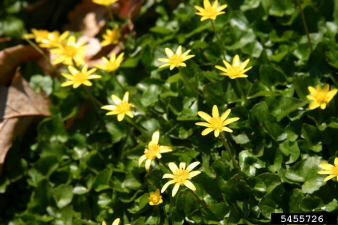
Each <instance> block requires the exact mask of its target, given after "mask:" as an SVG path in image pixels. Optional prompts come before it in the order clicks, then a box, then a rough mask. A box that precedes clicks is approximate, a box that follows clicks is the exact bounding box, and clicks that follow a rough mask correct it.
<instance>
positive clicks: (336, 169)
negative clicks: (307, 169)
mask: <svg viewBox="0 0 338 225" xmlns="http://www.w3.org/2000/svg"><path fill="white" fill-rule="evenodd" d="M331 173H332V175H336V176H338V166H335V167H332V169H331Z"/></svg>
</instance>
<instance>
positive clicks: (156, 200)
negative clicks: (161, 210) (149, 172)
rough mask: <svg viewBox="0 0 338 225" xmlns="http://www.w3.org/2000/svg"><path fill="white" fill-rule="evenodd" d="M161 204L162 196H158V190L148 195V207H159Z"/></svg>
mask: <svg viewBox="0 0 338 225" xmlns="http://www.w3.org/2000/svg"><path fill="white" fill-rule="evenodd" d="M162 202H163V200H162V196H161V195H160V189H157V190H156V191H155V192H150V193H149V205H159V204H161V203H162Z"/></svg>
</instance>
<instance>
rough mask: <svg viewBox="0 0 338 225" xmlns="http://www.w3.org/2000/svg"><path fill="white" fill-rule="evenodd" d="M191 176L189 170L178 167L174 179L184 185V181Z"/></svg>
mask: <svg viewBox="0 0 338 225" xmlns="http://www.w3.org/2000/svg"><path fill="white" fill-rule="evenodd" d="M188 178H189V172H188V171H187V170H185V169H177V170H176V171H175V173H174V179H173V181H174V182H175V183H178V184H180V185H183V184H184V182H185V181H186V180H187V179H188Z"/></svg>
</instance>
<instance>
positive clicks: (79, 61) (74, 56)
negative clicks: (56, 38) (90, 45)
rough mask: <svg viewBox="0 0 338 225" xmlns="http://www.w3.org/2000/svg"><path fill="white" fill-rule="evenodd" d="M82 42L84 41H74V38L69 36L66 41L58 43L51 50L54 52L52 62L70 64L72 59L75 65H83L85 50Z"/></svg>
mask: <svg viewBox="0 0 338 225" xmlns="http://www.w3.org/2000/svg"><path fill="white" fill-rule="evenodd" d="M84 44H85V42H80V43H76V38H75V37H74V36H70V37H69V38H68V39H67V42H66V43H64V44H59V45H58V46H57V48H55V49H52V50H51V52H53V53H55V54H56V58H55V59H54V61H53V64H59V63H63V64H66V65H70V66H72V65H73V61H74V62H75V63H76V65H83V64H84V58H85V51H86V50H87V47H86V46H84Z"/></svg>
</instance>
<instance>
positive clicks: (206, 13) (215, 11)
mask: <svg viewBox="0 0 338 225" xmlns="http://www.w3.org/2000/svg"><path fill="white" fill-rule="evenodd" d="M217 4H218V0H215V1H214V4H212V5H211V4H210V1H209V0H204V1H203V5H204V9H203V8H202V7H200V6H197V5H196V6H195V8H196V9H197V10H198V11H199V12H197V13H196V15H199V16H202V18H201V21H203V20H207V19H212V20H215V19H216V17H217V16H219V15H222V14H225V12H222V10H223V9H225V8H226V7H228V5H221V6H220V7H217Z"/></svg>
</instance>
